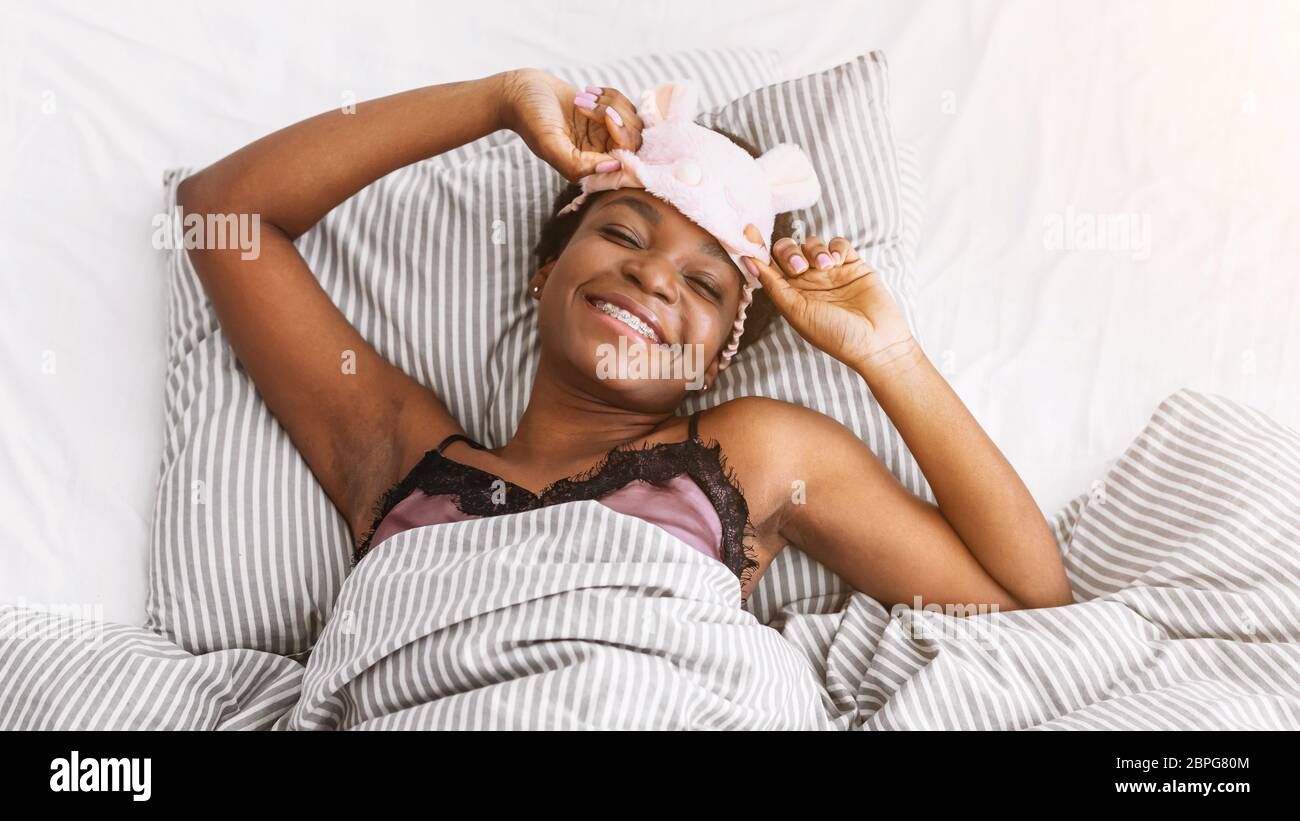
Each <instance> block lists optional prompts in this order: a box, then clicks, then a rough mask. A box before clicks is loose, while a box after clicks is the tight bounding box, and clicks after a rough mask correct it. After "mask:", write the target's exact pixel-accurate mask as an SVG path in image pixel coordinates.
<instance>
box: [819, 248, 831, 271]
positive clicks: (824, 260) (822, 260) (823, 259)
mask: <svg viewBox="0 0 1300 821" xmlns="http://www.w3.org/2000/svg"><path fill="white" fill-rule="evenodd" d="M817 267H818V268H829V267H831V255H830V254H828V253H826V252H825V251H823V252H821V253H820V254H818V255H817Z"/></svg>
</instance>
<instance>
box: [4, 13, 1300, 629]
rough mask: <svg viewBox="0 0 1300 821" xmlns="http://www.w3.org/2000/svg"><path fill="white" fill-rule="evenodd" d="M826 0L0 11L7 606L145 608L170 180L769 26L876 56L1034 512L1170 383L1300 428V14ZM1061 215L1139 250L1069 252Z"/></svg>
mask: <svg viewBox="0 0 1300 821" xmlns="http://www.w3.org/2000/svg"><path fill="white" fill-rule="evenodd" d="M504 6H510V8H508V9H506V8H503V7H504ZM809 8H810V6H809V4H806V3H795V2H787V1H786V0H777V1H772V2H752V0H744V1H743V2H725V3H722V2H719V3H708V4H700V3H696V2H656V3H640V4H636V5H635V6H633V5H632V4H626V5H624V4H619V5H618V6H615V5H614V4H611V3H608V2H563V3H555V4H550V5H545V4H534V3H520V4H506V3H501V2H488V1H487V0H479V1H478V2H475V3H464V4H462V3H455V4H451V3H445V4H426V3H397V2H378V1H377V0H369V1H368V2H366V3H357V4H352V5H350V6H348V7H343V6H340V7H334V8H331V4H328V3H319V2H315V3H306V2H299V3H286V4H278V3H277V4H265V3H253V2H239V3H223V4H221V5H220V7H219V10H217V9H213V8H212V7H211V6H206V5H204V4H199V3H163V2H151V3H132V4H112V3H83V4H73V3H62V4H58V3H45V2H30V3H26V2H24V3H15V2H8V1H6V2H0V66H2V67H3V72H2V73H0V78H2V85H0V148H3V151H0V181H3V189H2V191H3V194H4V196H2V197H0V271H2V274H0V319H3V322H0V369H2V371H3V376H4V383H3V384H4V389H3V392H2V393H0V465H2V467H0V471H2V472H0V562H3V566H4V567H5V572H3V573H0V601H8V602H18V603H27V604H43V605H71V606H76V607H79V608H83V609H88V610H90V611H92V613H93V614H94V615H99V616H102V617H103V618H108V619H112V620H115V621H123V622H128V623H141V622H142V621H143V613H144V609H143V608H144V589H145V587H144V576H145V566H146V558H145V557H146V551H147V547H148V537H149V523H150V517H151V515H152V505H153V493H154V487H155V483H156V479H157V476H156V470H157V465H158V457H159V453H160V440H161V424H162V420H161V411H160V405H161V396H162V368H163V363H162V347H163V339H164V334H163V314H164V302H163V293H164V290H163V268H162V263H161V258H160V256H159V253H160V252H158V251H155V250H154V249H153V248H152V247H151V244H150V235H151V230H152V229H151V225H150V220H151V218H152V216H153V214H154V213H155V212H156V211H157V210H158V208H159V192H160V189H161V185H160V181H161V174H162V171H163V170H164V169H166V168H168V167H172V166H176V165H189V164H196V163H205V162H209V161H212V160H214V159H217V158H218V157H220V156H221V155H223V154H224V153H226V152H228V151H230V150H233V149H234V148H236V147H238V146H240V145H242V144H244V143H246V142H248V141H250V140H252V139H254V138H256V137H258V136H260V135H262V134H264V133H266V132H268V131H270V130H273V129H275V128H278V127H281V126H283V125H286V124H288V123H290V122H292V121H294V120H296V119H300V118H302V117H305V116H308V115H311V114H314V113H317V112H318V111H321V110H324V109H326V108H329V107H332V106H335V105H338V104H340V103H341V102H343V101H344V100H345V99H348V97H349V95H351V97H352V98H355V99H365V98H367V97H372V96H378V95H381V94H385V93H390V92H393V91H398V90H402V89H405V88H409V87H412V86H415V85H421V84H426V83H431V82H442V81H446V80H451V79H457V78H462V77H468V76H476V75H481V74H486V73H489V72H491V71H496V70H499V69H502V68H506V67H510V66H515V65H525V64H540V63H549V64H554V63H559V62H563V61H567V60H571V59H573V56H574V55H576V54H584V55H586V56H587V57H588V58H589V59H590V60H592V61H597V60H604V59H610V58H614V57H617V56H619V55H622V54H626V53H630V52H632V51H638V52H639V51H651V50H661V49H680V48H692V47H699V46H720V45H741V44H746V43H748V44H755V45H762V46H770V47H777V48H781V49H782V50H783V53H784V54H785V56H786V70H787V72H788V73H789V74H790V75H792V76H793V75H798V74H803V73H807V72H809V71H814V70H817V69H821V68H824V67H827V66H831V65H834V64H837V63H839V62H843V61H844V60H847V59H849V58H851V57H853V56H854V55H856V54H858V53H861V52H862V51H865V50H868V49H871V48H883V49H884V50H885V51H886V53H887V54H888V55H889V59H890V63H891V66H892V68H893V93H894V97H893V100H894V117H895V124H896V130H897V133H898V136H899V137H900V138H901V139H903V140H905V141H908V142H911V143H914V144H915V145H916V146H917V147H918V149H919V152H918V153H919V160H920V165H921V169H922V172H923V174H924V176H925V179H926V183H927V192H926V201H927V216H926V222H925V232H924V235H923V237H922V246H921V247H922V251H921V255H920V258H919V260H918V266H917V270H918V279H919V282H920V303H919V324H920V327H919V328H918V329H917V330H918V333H919V335H920V336H921V338H922V340H923V342H924V344H925V347H926V349H927V351H928V352H929V353H930V356H931V358H932V359H933V360H934V361H935V362H936V364H938V365H939V366H940V367H941V369H943V370H944V371H945V372H946V373H947V374H948V375H949V378H950V379H951V380H952V382H953V384H954V386H955V387H956V389H957V390H958V392H959V393H960V394H961V395H962V397H963V399H964V400H965V401H966V402H967V404H968V405H969V406H970V407H971V409H972V411H973V412H974V413H975V415H976V416H977V417H978V418H979V419H980V421H981V422H982V423H983V425H984V427H985V429H986V430H987V431H988V432H989V434H990V435H991V436H992V437H993V439H994V441H996V442H997V443H998V445H999V447H1001V449H1002V450H1003V452H1004V453H1005V454H1006V455H1007V457H1008V458H1009V459H1010V460H1011V462H1012V463H1013V464H1014V465H1015V466H1016V468H1017V469H1018V470H1019V471H1020V473H1021V475H1022V476H1023V477H1024V478H1025V481H1026V483H1027V484H1028V486H1029V488H1030V490H1031V491H1032V492H1033V493H1034V496H1035V498H1036V499H1037V500H1038V502H1039V504H1040V505H1041V506H1042V507H1043V509H1044V511H1045V512H1048V513H1050V512H1052V511H1053V510H1055V509H1056V508H1057V507H1058V506H1059V505H1060V504H1061V503H1063V502H1065V501H1066V500H1067V499H1068V498H1070V497H1071V496H1073V495H1075V494H1077V493H1078V492H1080V491H1081V490H1083V489H1085V488H1086V487H1087V486H1088V484H1089V482H1090V481H1092V480H1093V479H1096V478H1097V477H1100V476H1101V475H1102V473H1103V472H1104V469H1105V467H1106V465H1107V464H1108V463H1109V462H1110V461H1112V460H1113V459H1115V458H1116V457H1118V455H1119V453H1120V452H1121V451H1122V450H1123V448H1124V447H1125V446H1126V445H1127V444H1128V442H1129V441H1130V440H1131V439H1132V437H1133V436H1134V435H1135V434H1136V433H1137V432H1138V431H1139V429H1140V428H1141V427H1142V425H1143V423H1144V422H1145V420H1146V419H1147V417H1148V416H1149V415H1150V413H1151V411H1152V410H1153V409H1154V407H1155V405H1156V404H1157V402H1158V401H1159V400H1160V399H1162V398H1163V397H1164V396H1166V395H1167V394H1168V393H1170V392H1171V391H1172V390H1174V389H1175V388H1178V387H1184V386H1186V387H1192V388H1196V389H1198V390H1206V391H1212V392H1217V393H1223V394H1226V395H1228V396H1231V397H1233V398H1235V399H1238V400H1240V401H1244V402H1247V403H1249V404H1252V405H1254V406H1255V407H1257V408H1259V409H1260V410H1263V411H1265V412H1267V413H1269V414H1270V415H1273V416H1274V417H1276V418H1278V419H1279V420H1281V421H1283V422H1285V423H1287V424H1289V425H1292V426H1293V427H1300V380H1297V379H1296V376H1297V373H1298V372H1300V347H1298V345H1297V342H1298V338H1300V321H1298V320H1300V283H1298V281H1297V275H1296V271H1297V270H1300V265H1298V263H1300V240H1298V239H1297V237H1300V186H1297V185H1296V181H1297V180H1300V173H1297V172H1298V171H1300V167H1298V166H1300V163H1298V161H1297V157H1296V154H1295V151H1294V149H1293V146H1295V145H1297V144H1298V143H1300V140H1298V139H1297V138H1298V137H1300V127H1298V126H1300V88H1298V87H1297V83H1296V82H1295V80H1294V79H1293V78H1295V77H1296V76H1300V65H1298V63H1300V56H1298V55H1297V53H1296V51H1295V50H1294V49H1292V48H1290V47H1289V46H1290V44H1291V43H1294V42H1296V41H1297V40H1298V39H1300V7H1297V6H1296V5H1294V4H1286V3H1264V2H1259V3H1235V4H1223V3H1213V2H1200V3H1187V2H1153V3H1146V4H1142V5H1140V6H1136V7H1133V6H1131V4H1128V3H1122V2H1102V3H1096V2H1089V3H1083V2H1079V3H1072V4H1064V3H1060V4H1058V3H1051V4H1044V3H1036V2H1005V3H992V2H989V3H974V4H965V3H952V2H944V1H943V0H932V1H931V2H924V3H911V2H829V3H820V4H817V5H816V7H815V11H814V12H813V16H811V17H810V16H809V12H808V9H809ZM628 32H636V36H635V38H631V37H629V35H628ZM1054 215H1055V216H1056V217H1060V218H1062V219H1069V220H1071V221H1072V223H1073V222H1075V221H1078V220H1080V219H1086V218H1087V217H1089V216H1092V217H1094V218H1096V217H1098V216H1108V215H1120V216H1121V217H1124V218H1128V219H1132V220H1136V221H1137V222H1136V225H1137V226H1138V227H1139V229H1140V228H1141V227H1142V225H1143V224H1144V223H1143V221H1144V220H1145V225H1148V226H1149V230H1150V242H1149V245H1147V246H1145V247H1144V246H1143V245H1142V244H1141V243H1138V244H1137V246H1136V247H1129V246H1126V245H1124V244H1123V243H1119V242H1116V241H1112V247H1109V248H1105V249H1102V250H1082V249H1075V250H1062V249H1058V248H1054V247H1051V243H1050V242H1049V241H1048V237H1046V235H1045V226H1046V225H1047V222H1046V221H1048V220H1051V219H1053V218H1054ZM1139 238H1140V231H1139ZM1116 239H1118V238H1116Z"/></svg>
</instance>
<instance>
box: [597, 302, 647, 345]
mask: <svg viewBox="0 0 1300 821" xmlns="http://www.w3.org/2000/svg"><path fill="white" fill-rule="evenodd" d="M595 305H596V307H597V308H598V309H599V310H601V311H603V312H604V313H607V314H609V315H610V316H612V317H614V318H615V319H617V320H618V321H620V322H622V323H623V324H624V325H627V326H628V327H629V328H631V329H632V330H634V331H636V332H637V333H639V334H641V335H642V336H645V337H649V339H650V340H651V341H653V342H658V341H659V335H658V334H656V333H655V329H654V328H651V327H650V326H649V325H647V324H646V323H645V322H644V321H642V319H641V318H640V317H638V316H637V315H636V314H634V313H632V312H631V311H626V310H624V309H622V308H619V307H618V306H616V305H610V304H609V303H608V302H605V301H604V300H601V299H597V300H595Z"/></svg>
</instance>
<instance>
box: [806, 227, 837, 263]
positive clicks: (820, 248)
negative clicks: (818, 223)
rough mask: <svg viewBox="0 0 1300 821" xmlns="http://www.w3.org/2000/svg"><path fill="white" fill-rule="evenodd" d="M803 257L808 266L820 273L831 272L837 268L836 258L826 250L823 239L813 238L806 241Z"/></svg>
mask: <svg viewBox="0 0 1300 821" xmlns="http://www.w3.org/2000/svg"><path fill="white" fill-rule="evenodd" d="M803 256H804V259H806V260H808V264H809V265H811V266H812V267H813V268H816V269H817V270H819V271H829V270H830V269H831V268H833V267H835V258H834V257H832V256H831V255H830V252H829V251H827V250H826V243H824V242H822V240H821V237H817V236H811V237H808V238H807V239H806V240H804V243H803Z"/></svg>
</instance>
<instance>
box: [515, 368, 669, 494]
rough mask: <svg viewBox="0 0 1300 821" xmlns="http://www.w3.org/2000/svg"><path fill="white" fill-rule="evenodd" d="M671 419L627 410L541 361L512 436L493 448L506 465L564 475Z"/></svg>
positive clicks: (644, 436)
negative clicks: (579, 387)
mask: <svg viewBox="0 0 1300 821" xmlns="http://www.w3.org/2000/svg"><path fill="white" fill-rule="evenodd" d="M676 418H677V417H676V415H675V414H674V413H673V412H672V411H671V410H669V411H660V412H645V411H635V410H628V409H626V408H620V407H616V406H614V405H611V404H609V403H608V402H606V401H603V400H601V399H600V398H599V397H595V396H592V395H590V394H587V393H584V392H582V391H579V390H575V389H574V388H573V387H572V386H571V385H568V384H566V383H565V382H563V381H562V380H560V379H557V378H555V377H554V376H553V375H552V374H551V373H550V372H549V370H548V368H547V366H546V364H545V361H543V363H542V365H541V366H540V368H539V370H538V373H537V378H536V380H535V382H534V384H533V392H532V395H531V396H530V397H529V399H528V407H527V408H526V409H525V410H524V414H523V416H522V417H521V418H520V420H519V426H518V427H517V428H516V429H515V434H514V436H513V437H512V438H511V439H510V441H509V442H507V443H506V444H505V445H504V446H503V447H500V448H496V449H495V450H493V451H492V452H493V453H494V454H495V455H496V456H497V457H498V458H500V459H502V460H504V461H505V462H506V463H508V464H512V465H520V466H523V465H527V466H528V467H529V468H530V469H532V470H535V471H540V472H543V473H546V474H556V475H561V474H563V475H568V474H570V473H576V472H577V471H578V470H581V469H583V468H585V467H587V466H590V465H592V464H595V463H596V462H597V461H599V460H600V459H601V458H603V457H604V456H605V455H606V454H607V453H608V452H609V451H610V450H612V449H614V448H616V447H620V446H622V445H625V444H627V443H630V442H639V441H641V440H644V439H647V438H649V437H651V436H652V435H653V434H654V433H656V432H657V431H658V430H660V429H662V428H664V427H665V426H666V425H670V424H672V423H673V421H674V420H675V419H676Z"/></svg>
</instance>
